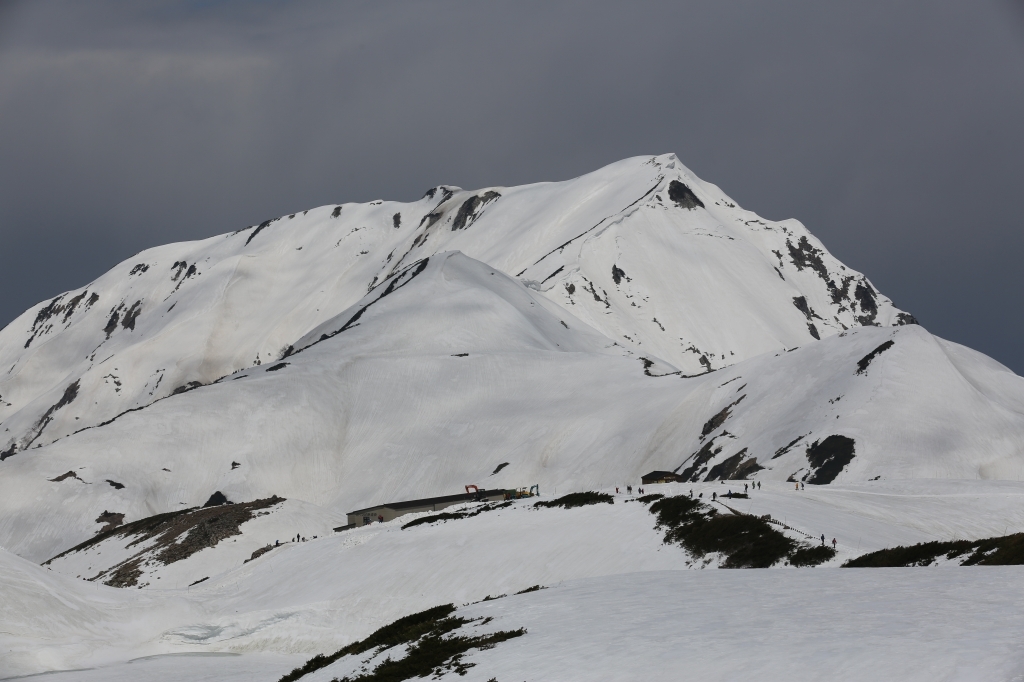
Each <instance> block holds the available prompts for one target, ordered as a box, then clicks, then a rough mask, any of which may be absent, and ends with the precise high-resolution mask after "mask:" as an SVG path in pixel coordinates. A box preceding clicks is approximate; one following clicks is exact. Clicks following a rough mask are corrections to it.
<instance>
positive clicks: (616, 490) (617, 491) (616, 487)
mask: <svg viewBox="0 0 1024 682" xmlns="http://www.w3.org/2000/svg"><path fill="white" fill-rule="evenodd" d="M615 494H616V495H618V494H619V487H618V486H615Z"/></svg>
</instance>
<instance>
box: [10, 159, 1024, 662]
mask: <svg viewBox="0 0 1024 682" xmlns="http://www.w3.org/2000/svg"><path fill="white" fill-rule="evenodd" d="M914 322H915V321H914V319H913V318H912V317H911V316H910V315H908V314H907V313H904V312H901V311H899V310H897V309H896V308H895V307H894V306H893V305H892V303H891V302H890V301H889V300H888V299H887V298H885V297H884V296H882V295H881V294H880V293H879V292H877V291H876V290H875V289H874V287H873V286H872V285H871V284H870V282H868V280H867V279H866V278H865V277H864V276H863V275H860V274H859V273H856V272H854V271H852V270H849V269H848V268H846V267H845V266H844V265H842V264H841V263H839V262H838V261H836V260H835V259H834V258H832V257H831V256H830V255H829V254H828V252H827V251H826V250H825V248H824V246H822V245H821V244H820V243H819V242H818V241H817V240H816V239H815V238H814V237H813V236H811V235H810V233H809V232H808V231H807V230H806V229H805V228H804V227H803V226H802V225H800V224H799V223H797V222H796V221H784V222H781V223H773V222H770V221H765V220H762V219H760V218H758V217H757V216H755V215H753V214H751V213H749V212H746V211H743V210H742V209H740V208H738V207H736V206H735V204H734V203H733V202H732V201H731V200H730V199H729V198H728V197H726V195H724V194H723V193H722V192H721V191H720V190H719V189H718V188H716V187H714V186H713V185H709V184H707V183H705V182H703V181H701V180H700V179H698V178H696V177H695V176H694V175H693V174H692V173H691V172H689V171H688V170H687V169H686V168H685V167H683V166H682V165H681V164H680V163H679V161H678V160H677V159H676V158H675V157H674V156H672V155H666V156H660V157H642V158H634V159H628V160H625V161H622V162H619V163H616V164H613V165H611V166H608V167H606V168H604V169H601V170H599V171H596V172H595V173H591V174H589V175H586V176H583V177H581V178H577V179H575V180H571V181H567V182H561V183H544V184H538V185H528V186H523V187H515V188H486V189H482V190H477V191H472V192H468V191H463V190H460V189H458V188H453V187H447V186H439V187H436V188H434V189H432V190H431V191H429V192H428V193H427V194H426V195H425V196H424V197H423V198H422V199H420V200H419V201H417V202H413V203H404V204H403V203H395V202H381V201H375V202H370V203H369V204H364V205H354V204H343V205H332V206H326V207H321V208H319V209H312V210H310V211H306V212H300V213H296V214H293V215H290V216H285V217H283V218H280V219H277V220H274V221H267V222H265V223H262V224H260V225H258V226H253V227H251V228H247V229H245V230H241V231H238V232H235V233H231V234H225V235H221V236H218V237H214V238H211V239H207V240H203V241H200V242H192V243H183V244H172V245H168V246H163V247H159V248H156V249H151V250H148V251H145V252H143V253H141V254H139V255H138V256H136V257H135V258H133V259H131V260H129V261H126V262H125V263H122V264H120V265H118V266H117V267H115V268H113V269H112V270H111V271H110V272H108V273H106V274H105V275H103V276H102V277H101V278H99V279H98V280H96V281H95V282H93V283H91V284H89V285H88V286H87V287H84V288H82V289H80V290H76V291H73V292H68V293H67V294H64V295H62V296H59V297H57V298H56V299H54V300H52V301H49V302H46V303H44V304H41V305H40V306H38V307H37V308H34V309H32V310H30V311H27V312H26V313H25V314H24V315H22V316H21V317H19V318H18V319H16V320H15V321H14V322H12V323H11V324H10V325H8V326H7V327H6V328H5V329H3V330H2V331H0V546H2V547H3V548H5V549H6V550H7V551H0V564H2V565H3V566H5V567H6V568H5V569H4V572H9V573H10V576H4V575H3V573H4V572H0V588H2V589H0V613H4V612H5V608H6V609H8V612H9V613H11V614H17V615H12V616H8V617H7V619H8V620H6V621H5V620H3V618H4V617H3V616H0V625H2V626H4V627H0V631H3V632H22V631H24V632H26V633H29V634H28V635H24V637H27V639H25V640H24V641H23V640H22V639H17V638H15V639H12V640H10V642H9V644H10V646H9V647H8V648H9V651H11V652H12V653H11V654H10V655H9V656H8V658H7V659H4V657H3V655H2V654H0V662H3V661H4V660H8V661H16V662H17V664H18V666H19V667H18V668H17V671H18V672H19V674H20V673H28V672H39V671H41V670H46V669H53V668H60V667H68V666H72V665H92V664H99V663H107V662H111V661H117V660H127V657H129V652H130V655H132V656H141V655H148V654H150V653H164V652H174V651H181V650H183V649H184V650H196V649H195V647H199V650H216V651H247V652H252V651H261V652H276V654H281V655H289V654H294V653H295V652H302V653H304V654H309V653H315V652H319V651H325V650H327V648H329V647H337V646H341V645H344V644H345V643H347V642H350V641H352V639H353V638H360V637H365V636H366V635H367V634H369V632H371V631H372V630H373V629H374V628H376V627H379V626H381V625H384V624H386V623H388V622H390V621H391V620H393V619H394V618H398V617H400V616H403V615H407V614H409V613H412V612H413V611H416V610H419V609H423V608H428V607H430V606H434V605H437V604H439V603H443V602H446V601H456V602H460V603H463V602H465V601H473V600H479V599H482V598H483V597H484V596H486V595H487V594H497V593H503V592H510V591H519V590H521V589H523V588H525V587H529V586H531V585H534V584H538V583H542V584H547V585H551V584H555V583H558V582H560V581H563V580H578V579H589V578H595V577H602V576H612V575H617V574H624V573H631V572H644V573H649V572H654V571H666V570H683V569H688V568H694V567H700V566H714V565H717V564H716V563H715V561H716V560H715V559H714V558H710V559H708V560H707V561H704V562H697V561H696V560H695V559H694V557H692V556H689V555H687V553H686V552H684V551H682V550H681V549H680V548H678V547H673V548H666V547H665V546H664V545H663V543H662V537H661V534H660V532H656V531H655V530H654V529H652V524H653V520H652V517H651V515H650V514H649V513H648V511H647V509H646V508H645V507H644V506H642V505H641V503H639V502H636V501H630V502H627V501H626V500H627V499H628V498H627V497H620V498H617V500H618V503H617V504H616V505H612V506H610V507H607V508H589V509H587V510H573V511H555V510H551V511H542V510H538V509H534V508H533V507H532V505H531V504H529V503H518V502H517V503H515V504H512V505H511V506H509V507H507V508H505V507H503V508H501V509H499V510H492V511H488V512H487V513H486V514H482V515H479V516H474V517H473V518H467V519H465V520H460V521H458V522H453V523H452V524H450V525H442V526H429V527H426V526H425V527H418V528H417V529H416V530H415V532H413V530H412V529H410V530H408V531H402V530H401V523H400V522H393V523H390V524H374V525H373V526H371V527H368V528H360V529H358V530H347V531H345V532H344V533H341V534H336V533H335V532H334V529H336V528H339V527H341V526H342V525H344V523H345V516H344V515H345V513H346V512H348V511H351V510H353V509H357V508H360V507H367V506H370V505H373V504H377V503H383V502H391V501H398V500H403V499H411V498H419V497H426V496H432V495H444V494H450V493H454V492H461V491H462V490H463V486H465V485H467V484H476V485H480V486H482V487H487V488H517V487H520V486H529V485H533V484H539V486H540V490H541V491H542V493H543V494H544V496H545V497H549V496H551V495H557V494H564V493H570V492H576V491H583V490H588V489H595V490H598V489H599V490H606V491H609V492H612V491H614V490H615V487H616V486H619V487H623V486H625V485H627V484H632V485H634V486H635V485H638V483H639V479H640V477H641V476H642V475H643V474H646V473H648V472H650V471H652V470H659V471H671V472H675V474H676V475H677V476H678V477H680V479H682V481H683V482H681V483H675V484H667V485H665V486H659V488H661V489H662V490H664V491H665V492H672V493H674V494H680V493H683V494H685V492H686V491H688V490H690V489H693V490H695V492H696V494H697V495H699V496H700V495H703V496H705V497H710V496H711V495H712V493H721V492H722V491H723V490H727V489H731V488H736V489H737V490H738V489H739V486H740V485H741V483H737V482H740V481H758V482H759V483H760V484H761V485H762V486H763V488H764V492H763V493H760V492H759V493H758V495H757V496H755V497H753V498H750V499H749V500H744V502H743V505H744V508H743V509H739V508H733V507H729V506H727V505H721V508H722V509H723V510H728V513H734V514H737V515H743V514H746V515H756V516H763V515H770V516H771V517H772V518H773V519H775V520H776V521H778V520H780V519H781V520H783V521H784V524H783V525H785V527H786V531H785V532H786V533H789V535H790V536H791V538H792V539H794V540H799V541H801V542H803V541H804V540H806V538H807V537H809V536H810V535H813V536H815V537H817V534H818V533H819V532H822V533H823V532H829V533H830V534H837V535H839V536H840V540H839V558H838V559H836V561H835V562H833V564H836V563H838V562H839V561H841V560H844V559H846V558H851V557H853V556H857V555H858V554H861V553H863V552H866V551H873V550H875V549H881V548H884V547H889V546H892V545H894V544H909V543H913V542H920V541H925V540H945V539H950V538H951V537H953V536H956V537H961V538H970V539H980V538H983V537H990V536H995V535H1005V534H1007V533H1008V532H1010V531H1009V530H1008V529H1009V528H1010V527H1011V526H1013V527H1015V528H1022V527H1024V526H1021V524H1024V518H1022V517H1020V513H1019V511H1018V510H1019V508H1020V505H1019V503H1018V502H1019V498H1020V493H1021V489H1020V484H1018V483H1016V481H1017V480H1018V479H1019V478H1020V476H1021V475H1022V474H1024V379H1022V378H1021V377H1018V376H1016V375H1015V374H1013V373H1012V372H1011V371H1009V370H1008V369H1006V368H1005V367H1003V366H1001V365H999V364H998V363H996V362H995V361H993V360H991V359H990V358H987V357H985V356H984V355H981V354H980V353H977V352H975V351H972V350H970V349H967V348H964V347H963V346H959V345H957V344H954V343H951V342H948V341H945V340H943V339H939V338H937V337H934V336H933V335H931V334H930V333H929V332H928V331H927V330H925V329H924V328H923V327H921V326H919V325H917V324H915V323H914ZM937 479H941V480H937ZM977 479H988V480H977ZM992 479H996V480H992ZM723 481H727V482H729V483H725V482H723ZM1011 481H1012V483H1011ZM799 482H803V483H805V484H810V485H808V490H807V491H806V492H807V495H806V496H803V492H801V493H799V494H800V495H801V497H794V496H793V495H794V494H796V493H795V491H794V490H793V488H794V483H799ZM819 486H827V487H819ZM812 489H813V490H812ZM758 490H759V491H760V490H761V489H760V488H759V489H758ZM225 500H229V501H231V502H233V503H236V504H234V505H233V506H231V507H226V506H208V507H203V508H201V509H197V508H200V507H202V506H203V505H204V504H208V505H214V503H216V502H224V501H225ZM716 504H718V503H717V502H716ZM723 513H725V512H724V511H723ZM787 524H788V525H787ZM822 525H824V526H826V527H825V528H822V527H821V526H822ZM104 531H106V532H104ZM296 536H298V537H299V538H300V540H301V538H306V539H309V540H312V542H310V543H307V542H301V541H300V542H289V539H290V538H294V537H296ZM314 537H315V538H316V539H315V540H313V538H314ZM474 538H475V539H474ZM855 539H856V541H855ZM278 542H282V543H284V545H279V544H278ZM466 542H474V543H479V546H474V547H472V548H471V551H470V550H467V553H463V552H462V551H461V550H459V551H455V550H453V548H462V547H463V546H464V545H465V543H466ZM12 552H13V553H15V554H17V555H20V557H23V558H25V559H28V560H31V561H33V562H36V563H42V562H46V564H45V568H39V567H31V566H26V565H24V563H23V562H22V563H19V562H21V561H22V560H21V559H16V558H15V557H13V556H11V554H10V553H12ZM510 557H512V558H516V559H518V560H519V562H518V564H509V558H510ZM580 557H584V558H582V559H581V558H580ZM47 560H50V561H47ZM275 566H277V568H278V569H279V570H280V571H281V573H282V574H283V576H281V575H277V573H276V572H275V570H274V567H275ZM424 566H429V567H431V568H430V569H429V570H427V569H424V568H422V567H424ZM415 567H420V568H418V569H417V568H415ZM55 574H63V575H64V576H66V577H68V578H70V579H76V581H75V582H74V583H64V582H61V580H62V579H58V576H57V575H55ZM78 578H81V581H78V580H77V579H78ZM85 580H90V581H92V582H89V583H86V585H87V586H88V587H89V588H90V589H95V590H97V592H96V594H99V595H100V596H99V597H97V596H96V594H92V593H89V592H88V591H86V592H81V590H79V588H78V587H77V585H79V584H82V581H85ZM665 580H667V579H665ZM665 580H662V582H664V583H665V584H668V583H667V582H665ZM655 582H657V581H655ZM100 583H103V584H104V585H116V586H119V587H122V588H124V587H132V588H140V589H142V590H143V592H144V593H146V595H149V596H144V597H143V596H139V597H123V596H112V595H111V593H110V592H108V591H107V590H109V589H113V588H107V587H104V586H101V585H100ZM609 584H611V583H609ZM652 584H654V583H652ZM658 584H661V583H658ZM68 585H74V586H75V587H68ZM193 585H194V586H193ZM240 586H241V587H240ZM101 588H102V589H101ZM608 589H609V590H612V591H614V590H615V589H618V588H614V587H609V588H608ZM652 589H653V588H652ZM62 591H63V592H68V594H69V595H73V596H71V597H69V601H65V602H62V603H61V604H60V605H57V604H56V603H55V602H53V600H52V598H51V597H52V595H53V594H55V593H59V592H62ZM128 591H130V592H132V593H135V592H136V590H122V592H128ZM182 591H184V592H185V595H184V596H183V595H182V594H181V592H182ZM192 591H194V592H197V593H198V596H196V597H192V596H191V594H192ZM641 592H642V590H641ZM161 594H162V595H163V596H162V597H160V596H152V595H161ZM90 595H91V596H90ZM648 597H649V595H648V594H647V593H646V592H643V593H642V594H641V593H640V592H638V593H637V598H643V599H647V598H648ZM623 598H625V597H623ZM58 601H59V600H58ZM517 603H518V602H517ZM566 603H569V602H566ZM69 605H70V606H69ZM40 609H42V610H41V611H40ZM37 611H38V613H37ZM71 611H74V613H71ZM140 613H151V614H153V615H152V616H140V615H139V614H140ZM474 613H475V612H474ZM47 614H49V615H50V616H54V617H57V618H58V620H60V622H63V623H66V624H68V623H78V625H77V626H74V627H78V628H79V629H80V630H81V631H82V632H87V633H91V634H89V635H88V637H91V638H92V639H91V640H88V638H86V639H87V640H88V641H92V642H96V643H97V644H96V645H95V646H96V650H95V651H93V650H92V648H91V647H92V645H91V644H89V643H88V641H85V640H81V641H79V640H76V641H75V642H73V643H66V644H65V643H61V642H64V640H63V639H61V638H71V639H73V637H72V636H71V635H70V634H69V632H70V631H68V632H63V634H61V633H56V630H54V631H53V633H55V634H51V635H45V632H46V630H47V627H48V626H46V625H45V622H46V621H45V617H49V616H48V615H47ZM236 614H237V615H236ZM147 618H148V619H149V620H147ZM510 618H511V620H510V621H509V622H512V621H515V620H516V619H517V618H519V615H517V614H514V613H513V614H512V615H511V616H510ZM12 619H21V620H18V621H17V622H15V620H12ZM40 619H43V620H40ZM8 621H9V622H8ZM136 621H140V622H141V621H146V622H145V623H144V624H142V625H140V627H139V628H138V629H137V631H131V632H129V630H130V628H127V626H126V625H125V623H126V622H136ZM517 622H518V621H517ZM524 622H525V621H524ZM68 627H69V628H72V629H73V627H72V626H71V625H68ZM531 627H532V626H531ZM33 633H34V634H33ZM34 637H36V638H37V639H38V641H37V639H33V638H34ZM46 637H51V639H52V638H56V639H55V640H54V641H57V640H59V642H58V643H57V644H45V645H44V644H41V643H40V642H42V641H43V640H45V639H46ZM5 641H6V640H3V638H2V637H0V642H5ZM69 641H70V640H69ZM523 641H527V640H525V639H524V640H523ZM530 641H533V640H530ZM83 642H84V643H83ZM3 648H4V647H3V646H0V650H2V649H3ZM37 651H38V652H43V653H36V652H37ZM289 662H290V663H294V661H292V660H290V659H289ZM364 663H366V662H365V661H364ZM366 664H367V665H368V663H366ZM502 670H512V671H513V672H514V674H516V675H518V674H519V673H518V672H516V671H518V670H519V669H518V668H514V667H513V668H502ZM2 672H3V671H0V673H2ZM2 677H3V675H2V674H0V678H2ZM556 677H557V675H556ZM311 679H312V678H311ZM325 679H327V678H325Z"/></svg>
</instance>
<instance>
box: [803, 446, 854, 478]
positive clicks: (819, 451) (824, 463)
mask: <svg viewBox="0 0 1024 682" xmlns="http://www.w3.org/2000/svg"><path fill="white" fill-rule="evenodd" d="M854 454H855V448H854V441H853V439H852V438H848V437H846V436H829V437H828V438H826V439H825V440H823V441H821V442H820V443H819V442H818V441H814V443H812V444H811V445H810V447H808V448H807V461H808V463H810V465H811V471H810V473H809V474H808V475H807V476H804V480H806V481H807V482H808V483H814V484H817V485H825V484H828V483H831V482H832V481H834V480H835V479H836V476H838V475H839V474H840V473H841V472H842V470H843V468H844V467H845V466H846V465H847V464H849V463H850V462H851V461H853V457H854Z"/></svg>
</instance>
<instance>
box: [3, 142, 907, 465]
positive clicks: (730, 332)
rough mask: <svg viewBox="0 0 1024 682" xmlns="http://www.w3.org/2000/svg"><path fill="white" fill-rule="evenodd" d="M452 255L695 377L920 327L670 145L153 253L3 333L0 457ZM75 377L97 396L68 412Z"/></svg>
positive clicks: (239, 357) (793, 226)
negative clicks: (774, 355) (549, 174)
mask: <svg viewBox="0 0 1024 682" xmlns="http://www.w3.org/2000/svg"><path fill="white" fill-rule="evenodd" d="M451 250H460V251H462V252H463V253H465V254H466V255H468V256H470V257H473V258H475V259H478V260H482V261H484V262H486V263H488V264H489V265H490V266H491V267H492V268H494V269H495V270H496V271H498V272H502V273H505V274H508V275H510V276H514V277H515V278H518V279H520V280H521V281H523V282H524V283H526V284H527V285H528V286H530V287H532V288H534V289H535V290H537V291H540V292H542V293H543V295H544V296H545V297H546V298H547V299H548V300H550V301H553V302H554V303H556V304H557V305H559V306H561V307H562V309H564V310H566V311H570V312H571V313H572V315H573V316H574V317H575V318H577V319H579V320H580V321H582V322H585V323H586V324H587V325H589V326H590V327H592V328H593V329H595V330H596V331H598V332H600V333H601V334H604V335H605V336H607V337H609V338H611V339H613V340H614V341H616V342H617V343H619V344H620V345H622V346H624V347H626V348H629V349H631V350H633V351H634V352H636V353H638V354H640V355H642V356H644V357H648V358H661V359H662V360H663V361H665V362H666V363H667V365H670V366H672V370H670V371H674V370H676V369H678V370H681V371H682V372H683V373H684V374H699V373H702V372H706V371H708V370H710V369H717V368H721V367H726V366H730V365H732V364H735V363H736V362H739V361H741V360H743V359H746V358H749V357H752V356H754V355H758V354H761V353H765V352H771V351H775V350H780V349H785V348H792V347H795V346H798V345H802V344H806V343H808V342H810V341H812V340H813V339H816V338H819V337H820V338H825V337H828V336H831V335H833V334H835V333H836V332H839V331H842V330H844V329H846V328H852V327H856V326H859V325H883V326H887V325H892V324H902V323H904V322H908V321H912V319H913V318H912V317H911V316H908V315H906V314H905V313H901V312H900V311H898V310H896V309H895V308H894V307H893V306H892V304H891V303H890V302H889V300H888V299H886V298H885V297H884V296H882V295H881V294H879V293H878V292H877V291H876V290H875V289H874V287H873V286H872V285H871V284H870V282H868V281H867V279H865V278H864V277H863V276H862V275H860V274H859V273H856V272H854V271H852V270H849V269H847V268H846V267H845V266H843V265H842V264H841V263H839V262H838V261H837V260H835V259H834V258H832V256H830V255H829V254H828V252H827V251H825V249H824V247H823V246H822V245H821V244H820V243H819V242H818V241H817V240H816V239H815V238H814V237H813V236H811V235H810V234H809V233H808V232H807V230H806V229H804V227H803V226H802V225H800V223H798V222H796V221H793V220H789V221H783V222H779V223H776V222H771V221H766V220H763V219H761V218H758V217H757V216H756V215H754V214H753V213H750V212H749V211H744V210H742V209H740V208H738V207H736V205H735V204H734V202H732V201H731V200H730V199H728V197H726V196H725V195H724V194H723V193H722V192H721V191H720V190H719V189H718V188H717V187H715V186H713V185H710V184H708V183H705V182H703V181H701V180H700V179H699V178H697V177H696V176H694V175H693V173H691V172H690V171H689V170H688V169H686V168H685V167H684V166H683V165H682V164H681V163H680V162H679V161H678V160H677V159H676V158H675V156H673V155H671V154H670V155H664V156H657V157H637V158H633V159H627V160H625V161H621V162H618V163H615V164H612V165H610V166H608V167H606V168H602V169H600V170H598V171H596V172H594V173H590V174H588V175H585V176H582V177H580V178H576V179H574V180H569V181H566V182H558V183H540V184H535V185H525V186H522V187H510V188H489V189H482V190H475V191H463V190H461V189H459V188H455V187H447V186H439V187H436V188H434V189H432V190H430V191H429V192H427V194H426V195H424V196H423V197H422V198H421V199H420V200H419V201H415V202H411V203H399V202H393V201H374V202H370V203H368V204H341V205H329V206H323V207H320V208H316V209H312V210H308V211H302V212H299V213H294V214H291V215H287V216H282V217H280V218H276V219H273V220H267V221H264V222H262V223H260V224H259V225H257V226H254V227H250V228H246V229H244V230H240V231H238V232H234V233H230V234H225V235H220V236H218V237H212V238H210V239H206V240H202V241H197V242H186V243H181V244H170V245H167V246H162V247H158V248H154V249H149V250H147V251H144V252H142V253H140V254H138V255H137V256H135V257H133V258H132V259H130V260H127V261H125V262H123V263H121V264H120V265H118V266H116V267H114V268H113V269H112V270H110V271H109V272H108V273H106V274H105V275H103V276H102V277H100V278H99V279H98V280H96V281H95V282H92V283H90V284H89V285H88V286H86V287H84V288H82V289H80V290H76V291H72V292H68V293H66V294H62V295H61V296H58V297H56V298H54V299H53V300H51V301H47V302H44V303H42V304H40V305H39V306H37V307H36V308H34V309H32V310H29V311H26V312H25V313H24V314H23V315H22V316H20V317H19V318H17V319H16V320H14V321H13V322H12V323H11V324H9V325H8V326H7V327H6V328H5V329H3V330H2V331H0V427H2V428H0V457H3V458H4V459H7V458H9V457H11V456H13V455H16V454H18V453H21V452H23V451H24V450H26V449H28V448H34V447H37V446H41V445H45V444H47V443H51V442H53V441H55V440H58V439H61V438H65V437H67V436H68V435H71V434H73V433H75V432H77V431H80V430H82V429H84V428H87V427H93V426H96V425H98V424H102V423H105V422H108V421H109V420H111V419H113V418H114V417H116V416H117V415H120V414H123V413H125V412H126V411H128V410H135V409H138V408H140V407H143V406H146V405H149V404H151V403H153V402H154V401H156V400H158V399H160V398H164V397H167V396H169V395H172V394H174V392H175V391H178V390H181V389H183V388H189V387H195V386H199V385H205V384H209V383H211V382H213V381H215V380H217V379H219V378H221V377H223V376H225V375H229V374H232V373H233V372H237V371H239V370H242V369H245V368H248V367H253V366H259V365H262V364H264V363H267V362H271V363H273V362H276V361H278V360H279V359H280V358H281V356H282V355H283V354H284V353H285V352H286V350H287V349H288V348H289V347H291V346H293V345H294V344H295V343H296V341H297V340H299V339H300V338H301V337H303V336H305V335H307V334H309V333H310V332H311V331H312V330H313V329H317V328H320V327H321V326H323V325H324V324H325V323H326V322H327V321H328V320H332V319H333V318H335V317H336V316H337V315H339V314H340V313H341V312H342V311H344V310H346V309H348V308H349V307H350V306H352V305H353V304H355V303H356V302H357V301H359V300H360V299H361V298H362V297H363V296H364V295H366V293H367V292H368V291H371V290H375V288H376V287H378V286H379V285H380V283H381V282H384V281H385V280H387V279H388V278H389V277H390V276H391V275H393V274H396V273H398V272H400V271H402V270H404V269H406V268H408V267H409V266H410V265H412V264H415V263H417V262H422V261H423V259H426V258H430V257H431V256H433V255H435V254H437V253H441V252H444V251H451ZM795 300H800V301H801V302H802V303H801V304H800V305H799V306H795V305H794V304H793V301H795ZM652 374H657V371H652ZM72 385H77V386H78V387H79V390H80V391H81V394H82V395H83V396H85V397H86V399H81V400H78V401H76V402H75V403H74V404H71V405H61V406H60V407H58V405H59V404H60V402H61V399H62V396H63V395H64V393H65V391H66V390H67V389H68V387H69V386H72Z"/></svg>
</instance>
